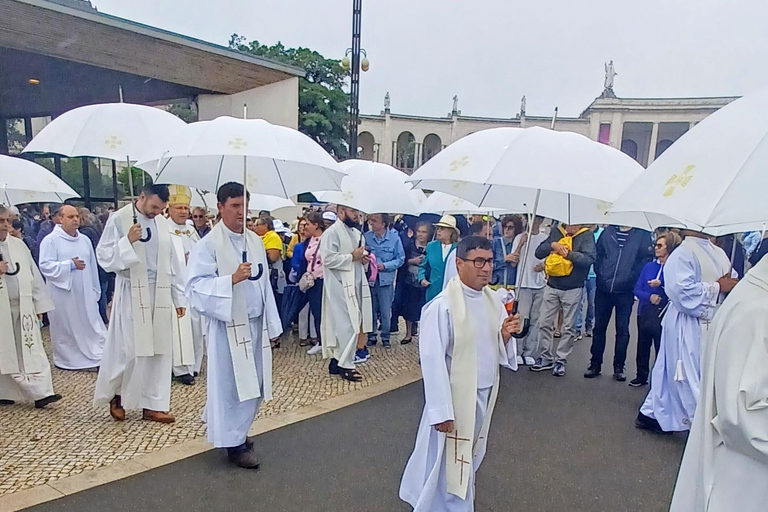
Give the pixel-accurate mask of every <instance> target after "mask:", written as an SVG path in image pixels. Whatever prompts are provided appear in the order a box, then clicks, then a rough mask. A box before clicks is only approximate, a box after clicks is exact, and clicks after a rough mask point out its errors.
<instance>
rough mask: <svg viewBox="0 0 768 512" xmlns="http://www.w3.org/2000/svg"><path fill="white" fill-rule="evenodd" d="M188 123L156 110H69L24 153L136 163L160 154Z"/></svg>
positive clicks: (108, 106) (126, 106)
mask: <svg viewBox="0 0 768 512" xmlns="http://www.w3.org/2000/svg"><path fill="white" fill-rule="evenodd" d="M184 126H186V123H185V122H184V121H182V120H181V119H179V118H178V117H176V116H174V115H173V114H170V113H168V112H166V111H165V110H162V109H159V108H156V107H147V106H144V105H134V104H131V103H104V104H100V105H88V106H86V107H79V108H76V109H74V110H70V111H68V112H65V113H64V114H62V115H60V116H59V117H57V118H56V119H54V120H53V121H51V122H50V123H48V124H47V125H46V126H45V127H44V128H43V129H42V130H41V131H40V133H38V134H37V136H36V137H35V138H34V139H32V141H31V142H30V143H29V144H27V147H26V148H24V153H55V154H58V155H64V156H69V157H81V156H86V157H98V158H107V159H110V160H116V161H119V162H125V161H126V160H131V161H136V160H140V159H142V158H144V157H146V156H147V155H151V154H155V153H157V152H158V151H160V148H161V147H162V141H163V140H165V139H166V138H167V137H168V136H169V134H172V133H174V132H176V131H177V130H179V129H181V128H183V127H184Z"/></svg>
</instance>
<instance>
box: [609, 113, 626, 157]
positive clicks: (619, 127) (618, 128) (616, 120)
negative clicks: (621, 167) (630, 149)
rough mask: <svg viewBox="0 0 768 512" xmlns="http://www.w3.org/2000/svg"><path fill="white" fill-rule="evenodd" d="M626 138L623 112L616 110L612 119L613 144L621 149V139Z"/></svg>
mask: <svg viewBox="0 0 768 512" xmlns="http://www.w3.org/2000/svg"><path fill="white" fill-rule="evenodd" d="M623 138H624V116H622V115H621V112H614V113H613V119H612V120H611V146H613V147H614V148H616V149H621V140H622V139H623Z"/></svg>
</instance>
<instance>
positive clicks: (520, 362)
mask: <svg viewBox="0 0 768 512" xmlns="http://www.w3.org/2000/svg"><path fill="white" fill-rule="evenodd" d="M517 364H518V366H519V365H521V364H525V362H524V361H523V356H517Z"/></svg>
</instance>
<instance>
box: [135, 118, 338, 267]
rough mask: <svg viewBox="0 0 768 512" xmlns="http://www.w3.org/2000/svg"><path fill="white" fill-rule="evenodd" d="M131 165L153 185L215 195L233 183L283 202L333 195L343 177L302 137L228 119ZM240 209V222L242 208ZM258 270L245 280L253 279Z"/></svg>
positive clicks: (190, 129)
mask: <svg viewBox="0 0 768 512" xmlns="http://www.w3.org/2000/svg"><path fill="white" fill-rule="evenodd" d="M244 117H246V118H247V115H245V116H244ZM136 165H137V166H138V167H141V168H143V169H145V170H147V171H155V172H153V174H156V176H155V182H156V183H168V184H177V185H187V186H189V187H196V188H200V189H203V190H211V191H214V190H216V191H218V190H219V187H220V186H221V185H223V184H224V183H227V182H237V183H243V185H244V187H245V188H246V190H248V189H250V190H254V191H255V190H258V192H259V193H260V194H265V195H270V196H278V197H283V198H289V197H291V196H294V195H297V194H300V193H303V192H312V191H314V190H338V189H339V183H340V182H341V179H342V178H343V177H344V174H343V173H342V172H341V171H340V170H339V167H338V164H337V163H336V161H335V160H334V159H333V158H332V157H331V156H330V155H329V154H328V153H327V152H326V151H325V150H324V149H323V148H322V147H321V146H320V145H319V144H317V143H316V142H315V141H313V140H312V139H310V138H309V137H307V136H306V135H304V134H303V133H301V132H299V131H297V130H293V129H291V128H286V127H284V126H277V125H273V124H271V123H268V122H267V121H264V120H263V119H235V118H233V117H218V118H216V119H214V120H213V121H200V122H197V123H192V124H189V125H186V126H184V127H183V128H182V129H181V130H179V131H178V132H177V134H176V135H175V136H174V137H173V138H171V139H169V140H168V142H167V145H166V147H165V149H164V150H163V151H162V152H160V153H158V154H157V155H155V156H154V157H152V158H151V159H149V160H147V161H146V162H139V163H137V164H136ZM243 209H244V211H243V218H244V219H245V217H247V213H248V212H247V209H248V205H247V204H244V205H243ZM247 250H248V249H247V247H246V250H245V251H243V261H244V262H245V261H247ZM261 270H263V269H260V272H259V274H258V275H257V276H256V277H251V278H250V279H252V280H255V279H258V278H259V277H260V276H261Z"/></svg>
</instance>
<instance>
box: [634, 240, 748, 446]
mask: <svg viewBox="0 0 768 512" xmlns="http://www.w3.org/2000/svg"><path fill="white" fill-rule="evenodd" d="M682 234H683V236H685V240H683V243H682V244H680V246H679V247H678V248H677V249H675V250H674V252H672V254H670V256H669V259H667V263H666V265H664V291H665V292H666V294H667V297H669V306H668V308H667V311H666V313H665V314H664V319H663V320H662V331H661V347H660V349H659V354H658V356H657V357H656V362H655V364H654V365H653V371H652V372H651V390H650V392H649V393H648V396H647V397H646V399H645V402H644V403H643V405H642V407H641V408H640V412H639V413H638V415H637V418H636V419H635V426H636V427H637V428H642V429H646V430H651V431H653V432H657V433H663V432H682V431H685V430H690V428H691V422H692V421H693V415H694V413H695V412H696V404H697V402H698V399H699V381H700V379H701V343H702V338H703V335H704V334H706V332H707V331H708V330H709V324H710V322H711V320H712V318H713V317H714V316H715V311H716V309H717V307H718V304H719V303H720V302H722V298H723V294H724V293H727V292H729V291H731V290H732V289H733V287H734V286H735V285H736V283H737V279H736V273H735V272H732V271H731V263H730V261H729V260H728V256H726V254H725V252H723V250H722V249H720V248H719V247H717V246H716V245H715V244H713V243H712V242H711V241H710V240H709V237H708V236H707V235H705V234H704V233H699V232H696V231H687V230H686V231H683V233H682Z"/></svg>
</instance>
